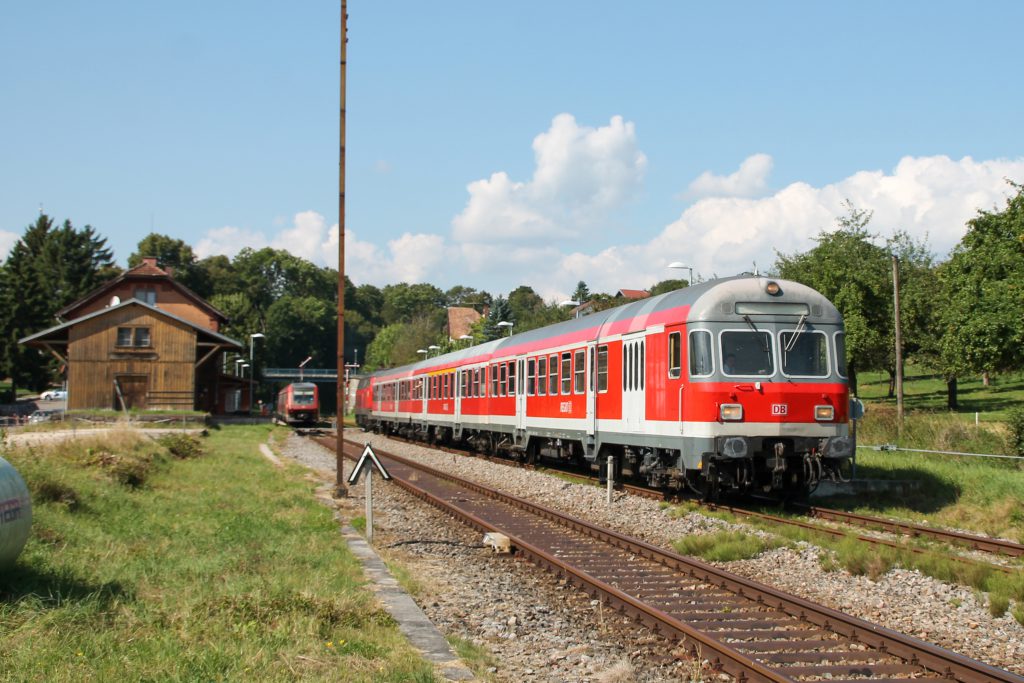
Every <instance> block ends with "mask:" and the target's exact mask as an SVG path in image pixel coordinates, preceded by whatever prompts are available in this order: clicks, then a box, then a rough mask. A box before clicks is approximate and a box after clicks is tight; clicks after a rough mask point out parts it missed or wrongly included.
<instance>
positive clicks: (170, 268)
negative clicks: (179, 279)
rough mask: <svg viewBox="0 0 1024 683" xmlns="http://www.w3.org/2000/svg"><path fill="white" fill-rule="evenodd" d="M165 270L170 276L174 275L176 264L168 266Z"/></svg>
mask: <svg viewBox="0 0 1024 683" xmlns="http://www.w3.org/2000/svg"><path fill="white" fill-rule="evenodd" d="M164 272H165V273H167V276H168V277H174V266H166V267H165V268H164Z"/></svg>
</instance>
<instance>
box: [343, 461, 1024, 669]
mask: <svg viewBox="0 0 1024 683" xmlns="http://www.w3.org/2000/svg"><path fill="white" fill-rule="evenodd" d="M349 443H350V444H351V445H353V446H355V447H358V444H354V443H352V442H349ZM378 454H379V455H381V456H383V457H386V458H389V459H391V460H392V461H394V462H396V463H401V464H403V465H405V466H407V467H411V468H413V469H416V470H419V471H421V472H424V473H429V474H430V475H432V476H434V477H437V478H440V479H443V480H446V481H448V482H450V483H452V484H454V485H456V486H458V487H462V488H464V489H466V490H469V491H473V492H475V493H477V494H479V495H482V496H486V497H488V498H490V499H492V500H495V501H501V502H503V503H505V504H506V505H509V506H512V507H514V508H516V509H519V510H522V511H524V512H528V513H530V514H533V515H536V516H538V517H540V518H542V519H545V520H547V521H549V522H552V523H554V524H557V525H560V526H563V527H566V528H568V529H570V530H573V531H576V532H577V533H581V534H585V535H586V536H589V537H590V538H593V539H597V540H600V541H602V542H604V543H607V544H610V545H611V546H613V547H615V548H618V549H622V550H624V551H626V552H629V553H631V554H634V555H636V556H638V557H642V558H645V559H647V560H648V561H650V562H654V563H657V564H660V565H662V566H663V567H666V568H668V569H671V570H674V571H675V572H680V573H682V574H684V575H688V576H689V577H691V578H693V579H695V580H698V581H701V582H704V583H707V584H710V585H712V586H717V587H718V588H721V589H723V590H726V591H729V592H731V593H733V594H735V595H737V596H740V597H743V598H746V599H748V600H753V601H755V602H756V603H757V604H758V605H763V606H764V607H766V608H770V609H777V610H779V611H781V612H783V613H785V614H788V615H790V616H792V617H795V618H796V619H798V620H799V621H800V622H806V623H810V624H813V625H816V626H818V627H821V628H822V629H824V630H826V631H830V632H833V633H836V634H839V635H841V636H844V637H846V638H849V639H851V640H853V641H856V642H859V643H861V644H864V645H867V646H869V647H872V648H874V649H875V650H877V651H878V652H879V656H880V657H884V656H889V655H891V656H894V657H897V658H900V659H903V660H904V661H905V662H908V663H909V664H910V665H912V666H915V667H917V666H919V667H922V668H924V669H927V670H929V671H931V672H933V673H936V674H938V675H940V676H946V677H949V678H955V679H956V680H960V681H963V682H965V683H975V682H978V683H980V682H981V681H999V682H1005V683H1011V682H1012V683H1024V677H1021V676H1017V675H1016V674H1013V673H1010V672H1008V671H1004V670H1001V669H998V668H996V667H992V666H990V665H987V664H984V663H982V662H978V661H975V660H972V659H970V658H967V657H964V656H963V655H959V654H956V653H953V652H950V651H948V650H945V649H943V648H940V647H938V646H935V645H931V644H929V643H926V642H924V641H921V640H918V639H916V638H913V637H911V636H907V635H904V634H901V633H898V632H896V631H892V630H890V629H887V628H884V627H882V626H878V625H875V624H871V623H869V622H866V621H864V620H862V619H859V618H856V617H852V616H850V615H846V614H843V613H842V612H838V611H836V610H833V609H831V608H828V607H824V606H821V605H817V604H815V603H813V602H810V601H808V600H804V599H803V598H799V597H796V596H791V595H788V594H786V593H784V592H782V591H779V590H777V589H774V588H772V587H770V586H766V585H764V584H760V583H758V582H756V581H752V580H750V579H746V578H743V577H741V576H738V575H736V574H732V573H731V572H727V571H725V570H722V569H718V568H715V567H713V566H711V565H708V564H705V563H703V562H700V561H699V560H695V559H692V558H688V557H684V556H682V555H679V554H677V553H673V552H670V551H666V550H663V549H661V548H658V547H657V546H654V545H652V544H649V543H646V542H644V541H641V540H639V539H635V538H631V537H628V536H626V535H624V534H621V533H619V532H616V531H613V530H609V529H604V528H601V527H598V526H596V525H594V524H591V523H590V522H587V521H585V520H582V519H579V518H576V517H573V516H570V515H566V514H563V513H561V512H558V511H556V510H553V509H551V508H548V507H546V506H543V505H539V504H536V503H532V502H530V501H527V500H525V499H522V498H519V497H517V496H512V495H509V494H504V493H500V492H497V491H494V490H493V489H490V488H488V487H485V486H482V485H480V484H477V483H475V482H472V481H469V480H465V479H462V478H460V477H457V476H454V475H451V474H448V473H445V472H440V471H437V470H433V469H431V468H429V467H426V466H424V465H422V464H420V463H417V462H415V461H413V460H409V459H406V458H401V457H398V456H394V455H391V454H386V453H385V452H383V451H378ZM353 456H354V454H353ZM397 480H398V479H397V478H396V481H397ZM402 485H403V487H405V488H407V489H409V490H413V489H418V490H419V491H420V492H419V493H416V495H418V496H419V497H421V498H424V499H429V500H430V502H432V503H433V504H434V505H437V506H439V507H442V508H443V509H446V510H447V511H449V512H450V513H452V514H455V515H457V516H460V517H463V518H466V514H465V512H464V511H462V510H460V509H459V508H458V507H457V506H454V505H450V504H448V503H447V502H446V501H443V500H439V499H438V500H435V499H436V497H432V496H430V495H429V494H428V493H427V492H426V491H425V490H423V489H422V488H418V487H416V486H415V485H414V484H412V483H410V482H404V483H402ZM471 523H472V524H473V525H474V526H476V527H477V528H480V529H486V530H492V531H493V530H496V529H494V527H493V526H491V525H490V524H488V523H487V522H485V521H484V520H482V519H480V518H478V517H477V518H474V519H472V520H471ZM503 533H507V532H506V531H503ZM514 540H515V542H516V544H517V546H519V547H520V549H522V550H524V551H526V552H528V554H530V555H532V556H533V557H535V558H536V561H538V562H540V563H543V564H545V565H548V566H551V567H552V568H556V569H557V571H559V572H561V573H565V574H567V575H569V576H574V577H576V580H577V581H582V582H584V583H586V584H587V585H588V586H589V587H590V589H591V590H594V591H599V592H600V593H601V594H602V595H605V596H606V597H607V599H608V600H609V601H611V602H612V603H613V604H615V603H617V605H618V607H619V608H620V609H626V608H627V607H628V608H629V610H630V611H633V612H634V613H635V614H637V615H638V617H639V618H640V620H641V621H644V622H645V623H648V625H652V627H654V628H655V629H656V630H660V629H665V630H667V631H668V632H669V633H670V634H676V635H680V634H681V635H682V636H683V637H684V639H688V640H689V641H690V642H691V643H694V644H699V645H700V646H701V647H708V648H711V649H713V650H714V651H715V652H718V653H719V655H720V659H719V660H718V663H719V664H720V665H721V666H722V667H723V669H724V670H726V671H729V672H730V673H732V674H733V675H735V676H737V677H738V678H739V680H744V681H746V680H764V681H783V680H793V679H790V678H786V677H780V676H781V674H780V673H779V672H778V671H777V670H773V669H768V668H764V669H763V670H761V669H760V668H759V666H760V667H763V665H759V666H754V667H751V666H750V664H751V663H753V664H757V663H756V662H752V661H751V659H750V658H749V657H747V656H745V655H743V654H741V653H739V652H738V651H737V650H735V649H733V648H732V647H730V644H725V643H722V642H721V641H719V640H717V639H715V638H714V637H712V636H710V635H708V634H707V633H704V632H701V631H700V630H699V629H696V628H694V627H692V626H690V625H688V624H686V623H683V622H681V621H679V620H676V619H674V618H672V617H671V615H667V614H665V613H663V612H661V611H660V610H657V609H656V608H653V607H651V606H649V605H646V604H644V603H642V601H638V600H636V599H635V598H633V597H632V596H630V595H627V594H625V593H623V592H622V591H617V589H615V588H614V587H612V586H607V585H602V584H601V582H600V581H597V582H595V581H593V580H592V578H591V576H590V575H589V574H587V573H586V572H583V571H581V570H578V569H574V568H572V567H568V566H566V563H564V562H562V561H561V560H559V559H558V558H554V557H551V556H550V555H549V554H547V553H544V552H543V551H540V552H536V551H538V550H539V549H536V548H534V547H533V546H532V544H528V543H526V542H525V541H524V540H523V539H518V538H516V539H514ZM519 544H522V545H519ZM609 589H610V590H609ZM666 617H667V618H666ZM652 622H653V623H652ZM737 645H739V646H740V649H743V646H744V644H743V643H737ZM833 654H835V657H836V658H841V655H848V654H849V653H833ZM783 659H784V658H783ZM826 659H828V658H827V657H826ZM775 661H776V663H779V662H781V661H782V660H781V659H775ZM798 661H805V660H802V659H799V660H798ZM829 661H831V660H829ZM873 666H876V668H879V670H880V671H881V670H883V669H886V667H888V668H889V669H892V670H893V671H894V672H895V671H896V670H897V669H900V668H901V667H895V666H891V665H879V664H875V665H873ZM733 668H736V669H737V670H736V671H730V669H733ZM804 668H805V669H808V670H809V671H807V672H806V673H807V674H810V673H813V671H810V670H817V669H820V668H821V667H817V669H816V668H815V667H804ZM826 668H827V667H826ZM833 680H835V679H833Z"/></svg>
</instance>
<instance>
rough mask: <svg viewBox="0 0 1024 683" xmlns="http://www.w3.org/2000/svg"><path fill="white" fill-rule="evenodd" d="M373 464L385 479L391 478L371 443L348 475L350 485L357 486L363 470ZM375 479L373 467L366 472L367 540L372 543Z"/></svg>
mask: <svg viewBox="0 0 1024 683" xmlns="http://www.w3.org/2000/svg"><path fill="white" fill-rule="evenodd" d="M368 465H372V467H373V468H376V469H377V471H378V472H380V476H381V477H382V478H383V479H384V481H388V480H389V479H391V475H390V474H388V471H387V470H386V469H384V465H383V464H381V461H380V460H378V459H377V456H376V454H374V452H373V449H372V448H370V444H366V447H365V448H364V449H363V454H362V455H360V456H359V461H358V462H357V463H356V466H355V467H353V468H352V474H350V475H349V476H348V483H349V486H355V485H356V483H357V482H358V481H359V475H360V474H362V472H363V470H364V469H365V468H366V467H367V466H368ZM372 479H373V472H372V469H371V471H370V472H367V473H366V540H367V542H368V543H370V544H371V545H372V544H373V484H371V483H370V481H371V480H372Z"/></svg>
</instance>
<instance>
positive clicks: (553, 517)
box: [320, 439, 1024, 683]
mask: <svg viewBox="0 0 1024 683" xmlns="http://www.w3.org/2000/svg"><path fill="white" fill-rule="evenodd" d="M320 442H321V443H323V444H324V445H325V446H327V447H328V448H331V449H333V448H334V446H335V442H334V440H333V439H330V440H324V439H321V440H320ZM361 448H362V446H361V445H359V444H355V443H352V442H347V443H346V453H345V455H346V457H349V458H352V459H355V458H356V457H358V455H359V452H360V450H361ZM377 455H378V457H379V458H381V459H382V460H383V461H384V462H385V464H386V466H387V467H388V469H389V471H390V473H391V475H392V477H393V478H394V480H395V481H396V483H398V484H399V485H400V486H402V487H403V488H405V489H407V490H408V491H410V492H411V493H413V494H414V495H416V496H418V497H420V498H422V499H423V500H426V501H427V502H430V503H431V504H433V505H435V506H437V507H438V508H440V509H442V510H444V511H446V512H448V513H449V514H452V515H453V516H455V517H457V518H459V519H462V520H463V521H465V522H466V523H467V524H469V525H471V526H473V527H475V528H476V529H478V530H481V531H496V532H500V533H503V534H505V535H506V536H508V537H509V538H510V539H511V541H512V543H513V545H514V546H515V548H516V550H517V552H519V553H521V554H522V555H523V556H525V557H527V558H528V559H530V560H531V561H532V562H534V563H535V564H537V565H539V566H541V567H544V568H546V569H548V570H549V571H552V572H555V573H557V574H559V575H561V576H564V577H565V578H566V579H567V580H568V581H569V582H571V583H572V584H573V585H575V586H578V587H580V588H582V589H584V590H586V591H587V592H588V593H590V594H591V595H592V596H593V597H594V598H600V599H601V600H602V601H603V602H604V603H605V604H606V605H608V606H610V607H611V608H613V609H615V610H617V611H618V612H620V613H622V614H624V615H628V616H629V617H630V618H632V619H634V620H636V621H638V622H642V623H644V624H646V625H647V626H648V627H650V628H651V629H652V630H653V631H655V632H656V633H659V634H661V635H663V636H666V637H669V638H671V639H674V640H679V641H682V642H684V643H685V645H686V646H687V648H688V649H689V650H690V651H691V652H693V653H694V654H696V655H699V656H700V657H702V658H705V659H709V660H710V661H712V662H713V664H714V665H715V666H716V667H717V668H719V669H720V670H722V671H724V672H726V673H729V674H731V675H732V676H733V677H735V678H736V679H737V680H740V681H744V682H746V681H776V682H782V681H807V680H831V681H833V683H836V682H847V683H852V682H853V681H870V680H885V681H890V683H893V682H909V681H921V680H956V681H962V682H963V683H975V682H980V681H997V682H1006V683H1010V682H1013V683H1024V678H1022V677H1020V676H1017V675H1015V674H1012V673H1010V672H1007V671H1003V670H1000V669H997V668H994V667H991V666H989V665H986V664H983V663H980V662H977V661H974V660H971V659H969V658H966V657H963V656H961V655H958V654H955V653H952V652H950V651H948V650H944V649H942V648H939V647H936V646H934V645H930V644H928V643H924V642H922V641H919V640H917V639H914V638H911V637H908V636H905V635H902V634H899V633H896V632H894V631H890V630H888V629H885V628H882V627H879V626H876V625H873V624H870V623H868V622H865V621H863V620H860V619H857V618H855V617H851V616H848V615H845V614H843V613H841V612H838V611H835V610H832V609H829V608H826V607H822V606H820V605H816V604H814V603H812V602H810V601H806V600H803V599H801V598H797V597H794V596H790V595H787V594H785V593H783V592H781V591H778V590H775V589H773V588H771V587H769V586H765V585H762V584H758V583H756V582H754V581H750V580H748V579H744V578H742V577H739V576H737V575H734V574H731V573H729V572H726V571H724V570H720V569H717V568H715V567H712V566H710V565H707V564H705V563H702V562H700V561H697V560H694V559H691V558H687V557H683V556H681V555H678V554H675V553H672V552H670V551H666V550H663V549H661V548H658V547H656V546H653V545H650V544H648V543H644V542H642V541H639V540H637V539H634V538H630V537H628V536H625V535H623V534H620V533H618V532H615V531H611V530H608V529H603V528H600V527H598V526H596V525H593V524H590V523H589V522H586V521H584V520H581V519H578V518H574V517H571V516H568V515H565V514H563V513H560V512H558V511H556V510H552V509H550V508H546V507H544V506H540V505H537V504H534V503H531V502H529V501H526V500H523V499H521V498H517V497H514V496H509V495H507V494H503V493H501V492H499V491H495V490H493V489H489V488H487V487H485V486H482V485H480V484H477V483H475V482H471V481H467V480H464V479H460V478H458V477H455V476H452V475H450V474H446V473H443V472H438V471H435V470H432V469H430V468H427V467H425V466H423V465H421V464H419V463H416V462H414V461H411V460H407V459H404V458H399V457H396V456H393V455H390V454H387V453H385V452H383V451H379V450H378V451H377Z"/></svg>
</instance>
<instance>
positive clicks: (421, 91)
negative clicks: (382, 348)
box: [0, 0, 1024, 297]
mask: <svg viewBox="0 0 1024 683" xmlns="http://www.w3.org/2000/svg"><path fill="white" fill-rule="evenodd" d="M339 8H340V3H339V2H320V1H315V2H302V3H287V4H286V3H271V2H260V1H250V2H245V3H243V2H235V1H223V2H212V3H211V2H190V1H184V0H183V1H180V2H176V3H157V2H139V1H137V0H136V1H134V2H126V1H117V2H115V1H105V2H99V3H91V4H86V3H80V2H68V1H64V2H60V1H52V2H40V3H8V4H7V6H6V7H5V8H4V9H3V10H0V83H2V84H3V88H2V91H3V93H4V94H3V105H4V106H3V107H0V130H2V131H3V133H4V134H3V138H2V139H3V143H2V145H0V159H2V162H0V252H3V253H6V251H7V249H9V247H10V246H11V245H12V244H13V242H14V240H16V239H17V237H18V236H19V235H20V234H21V233H22V231H23V230H24V228H25V226H26V225H28V224H29V223H31V222H32V221H33V220H34V218H35V216H36V215H37V213H38V210H39V205H40V204H42V205H43V207H44V209H45V210H46V212H47V213H49V214H50V215H52V216H53V217H55V218H57V219H58V220H63V219H65V218H70V219H71V220H72V221H73V222H74V223H75V224H76V225H84V224H86V223H88V224H91V225H92V226H93V227H95V228H96V229H97V230H98V231H99V232H100V233H101V234H102V235H103V236H105V237H107V239H108V241H109V243H110V244H111V245H112V246H113V248H114V249H115V252H116V256H117V257H118V259H119V260H120V261H121V262H122V263H123V262H124V260H125V259H126V258H127V256H128V255H129V254H130V253H131V252H132V251H133V250H134V248H135V245H136V244H137V242H138V241H139V240H140V239H141V238H142V237H143V236H144V235H145V234H147V233H148V232H150V230H151V229H153V230H155V231H157V232H161V233H165V234H169V235H171V236H174V237H178V238H181V239H184V240H185V241H187V242H189V243H190V244H192V245H193V247H195V248H196V249H197V251H198V252H199V253H200V255H201V256H206V255H209V254H212V253H227V254H229V255H232V254H234V253H236V252H237V250H238V249H239V248H241V247H242V246H246V245H249V246H255V247H260V246H266V245H271V246H276V247H283V248H287V249H289V250H291V251H293V252H294V253H296V254H298V255H301V256H304V257H306V258H310V259H311V260H313V261H315V262H317V263H321V264H328V265H335V263H336V252H337V246H336V245H337V242H336V240H337V234H336V228H335V232H334V234H333V236H332V233H331V229H332V226H336V224H337V154H338V120H337V115H338V82H337V81H338V15H339ZM1022 20H1024V4H1021V3H1019V2H987V3H982V4H968V3H954V2H923V1H919V2H896V3H894V2H856V3H853V2H843V3H839V2H834V3H820V2H786V3H755V2H735V3H700V4H698V3H687V2H667V1H664V2H653V1H652V2H642V3H632V6H631V5H630V4H628V3H611V2H601V1H590V2H577V1H565V2H534V1H532V0H522V1H520V2H518V3H501V4H499V3H488V2H468V1H466V2H462V1H459V2H454V1H453V2H436V3H425V2H417V3H413V2H387V1H382V0H376V1H374V2H369V1H366V0H351V1H350V2H349V45H348V61H349V69H348V86H349V87H348V102H347V104H348V120H347V154H348V163H347V211H346V226H347V229H348V230H347V240H348V241H347V243H346V245H347V251H348V254H349V258H348V259H347V261H348V263H347V264H346V270H347V272H348V273H349V275H350V277H352V279H353V280H354V281H355V282H357V283H364V282H372V283H374V284H378V285H383V284H387V283H389V282H397V281H399V280H407V281H427V282H433V283H434V284H437V285H439V286H441V287H449V286H452V285H454V284H464V285H469V286H475V287H478V288H481V289H487V290H489V291H491V292H492V293H495V294H497V293H502V292H508V291H509V290H510V289H512V288H514V287H516V286H518V285H519V284H524V283H525V284H530V285H532V286H534V287H535V288H536V289H537V290H538V291H539V292H541V293H542V294H543V295H545V296H546V297H557V296H561V295H564V294H567V293H568V292H569V291H571V290H572V288H573V287H574V285H575V283H576V281H577V280H580V279H583V280H586V281H587V282H588V284H590V286H591V289H595V290H604V291H614V290H615V289H618V288H620V287H627V288H633V287H643V286H648V285H650V284H652V283H653V282H656V281H658V280H661V279H665V278H667V277H673V276H677V275H678V273H676V272H673V271H669V270H667V269H666V268H665V265H667V263H668V262H670V261H684V262H686V263H688V264H690V265H692V266H694V268H695V269H696V270H697V272H698V273H700V274H701V275H702V276H703V277H711V276H713V275H716V274H717V275H731V274H734V273H736V272H739V271H742V270H750V269H751V268H753V264H754V263H755V262H756V263H757V265H758V267H759V268H762V269H763V268H764V267H766V266H769V265H770V264H771V263H772V261H773V260H774V252H775V250H780V251H783V252H787V253H789V252H793V251H798V250H803V249H807V248H809V247H810V246H811V245H812V244H813V243H812V242H811V241H810V238H811V237H813V235H815V234H817V232H818V231H819V230H821V229H824V228H828V227H829V226H831V225H832V224H833V222H834V219H835V216H836V215H839V214H841V213H843V209H842V201H843V200H845V199H850V200H851V201H852V202H853V203H854V204H855V205H856V206H858V207H859V208H864V209H869V210H873V211H874V212H875V214H874V220H873V222H872V228H873V229H874V230H876V231H877V232H878V233H879V234H881V235H883V236H884V235H887V234H891V232H892V231H893V230H895V229H899V228H902V229H906V230H909V231H910V232H912V233H913V234H915V235H917V236H919V237H922V238H923V237H925V236H927V238H928V240H929V243H930V244H931V246H932V247H933V249H934V250H935V252H936V253H937V254H938V255H939V256H940V257H941V256H944V255H945V254H946V253H947V252H948V250H949V249H950V248H951V247H952V246H953V245H954V244H955V243H956V241H957V240H958V239H959V237H960V235H961V234H962V232H963V223H964V221H965V220H966V219H968V218H970V216H972V215H973V214H974V212H975V211H976V210H977V209H978V208H993V207H997V206H1001V204H1002V198H1003V197H1005V196H1006V194H1007V192H1008V190H1007V186H1006V184H1005V182H1004V180H1003V179H1004V178H1006V177H1009V178H1011V179H1014V180H1017V181H1018V182H1020V181H1024V136H1022V135H1021V133H1020V125H1019V124H1020V122H1021V121H1022V120H1024V94H1022V90H1021V88H1019V87H1018V85H1017V83H1016V66H1017V64H1018V63H1019V26H1020V25H1021V23H1022Z"/></svg>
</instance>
